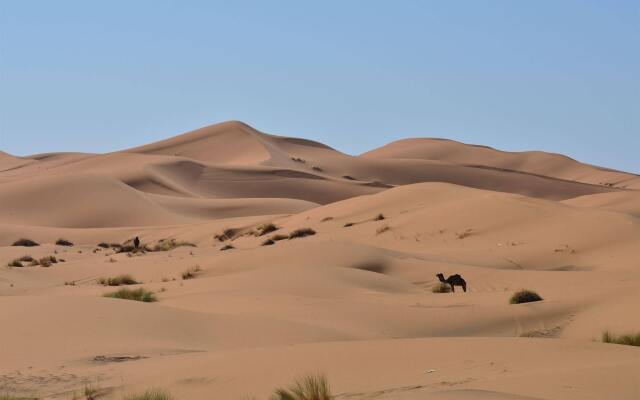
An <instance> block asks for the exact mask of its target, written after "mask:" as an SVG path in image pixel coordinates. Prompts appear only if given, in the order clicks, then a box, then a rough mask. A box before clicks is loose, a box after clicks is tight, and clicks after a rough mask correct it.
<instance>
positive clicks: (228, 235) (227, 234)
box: [213, 228, 238, 242]
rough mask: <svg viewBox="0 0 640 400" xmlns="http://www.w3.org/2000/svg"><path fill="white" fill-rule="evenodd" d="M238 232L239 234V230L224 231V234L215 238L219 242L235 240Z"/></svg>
mask: <svg viewBox="0 0 640 400" xmlns="http://www.w3.org/2000/svg"><path fill="white" fill-rule="evenodd" d="M237 232H238V230H237V229H232V228H227V229H225V230H224V231H222V233H218V234H216V235H214V236H213V238H214V239H216V240H217V241H219V242H224V241H226V240H231V239H233V238H234V237H235V236H236V233H237Z"/></svg>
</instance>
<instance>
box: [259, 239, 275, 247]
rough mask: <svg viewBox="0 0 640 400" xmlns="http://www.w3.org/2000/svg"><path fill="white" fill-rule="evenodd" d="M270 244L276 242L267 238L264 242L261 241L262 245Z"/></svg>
mask: <svg viewBox="0 0 640 400" xmlns="http://www.w3.org/2000/svg"><path fill="white" fill-rule="evenodd" d="M272 244H276V242H275V241H274V240H273V239H267V240H265V241H264V242H262V246H271V245H272Z"/></svg>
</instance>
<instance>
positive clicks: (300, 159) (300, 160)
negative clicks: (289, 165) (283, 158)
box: [291, 157, 307, 164]
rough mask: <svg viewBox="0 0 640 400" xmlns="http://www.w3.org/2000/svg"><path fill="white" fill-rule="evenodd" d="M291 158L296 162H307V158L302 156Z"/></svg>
mask: <svg viewBox="0 0 640 400" xmlns="http://www.w3.org/2000/svg"><path fill="white" fill-rule="evenodd" d="M291 160H293V161H295V162H299V163H302V164H305V163H306V162H307V161H306V160H305V159H303V158H300V157H291Z"/></svg>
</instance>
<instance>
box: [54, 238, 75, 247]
mask: <svg viewBox="0 0 640 400" xmlns="http://www.w3.org/2000/svg"><path fill="white" fill-rule="evenodd" d="M56 245H58V246H73V242H70V241H68V240H67V239H62V238H60V239H58V240H56Z"/></svg>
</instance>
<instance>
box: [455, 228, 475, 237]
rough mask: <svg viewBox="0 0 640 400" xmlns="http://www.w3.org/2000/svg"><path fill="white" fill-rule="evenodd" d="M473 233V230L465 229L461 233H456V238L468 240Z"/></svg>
mask: <svg viewBox="0 0 640 400" xmlns="http://www.w3.org/2000/svg"><path fill="white" fill-rule="evenodd" d="M474 233H475V230H474V229H471V228H470V229H465V230H464V231H462V232H456V237H457V238H458V239H465V238H468V237H469V236H471V235H473V234H474Z"/></svg>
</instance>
